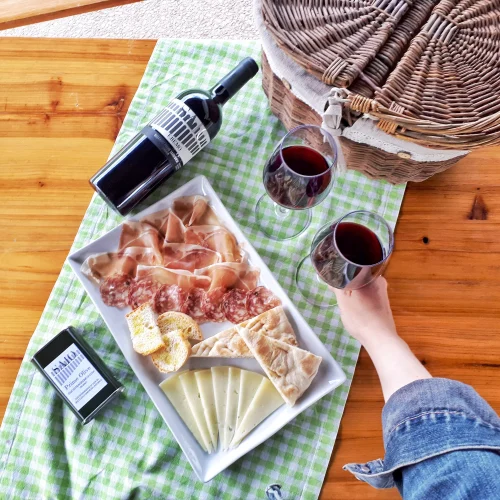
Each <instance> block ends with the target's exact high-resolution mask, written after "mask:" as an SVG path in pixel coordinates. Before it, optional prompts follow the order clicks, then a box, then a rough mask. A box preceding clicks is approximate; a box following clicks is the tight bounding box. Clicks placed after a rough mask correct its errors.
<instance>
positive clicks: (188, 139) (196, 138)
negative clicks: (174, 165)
mask: <svg viewBox="0 0 500 500" xmlns="http://www.w3.org/2000/svg"><path fill="white" fill-rule="evenodd" d="M149 126H150V127H152V128H153V129H155V130H156V131H157V132H159V133H160V134H161V135H162V136H163V137H164V138H165V139H166V140H167V141H168V142H169V144H171V146H172V147H173V148H174V150H175V151H176V152H177V154H178V155H179V157H180V159H181V161H182V164H183V165H185V164H186V163H187V162H188V161H189V160H190V159H191V158H192V157H193V156H195V155H196V154H198V153H199V152H200V151H201V150H202V149H203V148H204V147H205V146H206V145H207V144H208V143H209V142H210V136H209V135H208V132H207V129H206V128H205V126H204V125H203V123H201V121H200V119H199V118H198V117H197V116H196V115H195V114H194V112H193V110H192V109H191V108H190V107H189V106H186V104H184V103H183V102H182V101H180V100H179V99H174V100H173V101H172V102H171V103H170V104H169V105H168V106H167V107H166V108H165V109H164V110H163V111H162V112H161V113H160V114H159V115H158V116H157V117H156V118H155V119H154V120H153V121H152V122H151V123H150V124H149Z"/></svg>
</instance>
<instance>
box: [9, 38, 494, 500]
mask: <svg viewBox="0 0 500 500" xmlns="http://www.w3.org/2000/svg"><path fill="white" fill-rule="evenodd" d="M153 47H154V42H153V41H144V40H143V41H137V40H105V41H104V40H47V39H43V40H42V39H40V40H29V39H0V60H1V61H2V71H1V72H0V199H1V204H0V227H1V231H0V346H1V349H0V414H1V415H2V416H3V413H4V411H5V407H6V405H7V401H8V397H9V394H10V392H11V389H12V385H13V383H14V379H15V377H16V374H17V371H18V369H19V365H20V363H21V359H22V357H23V354H24V351H25V349H26V345H27V343H28V341H29V338H30V336H31V335H32V333H33V331H34V329H35V327H36V324H37V322H38V320H39V318H40V314H41V313H42V310H43V307H44V306H45V303H46V301H47V298H48V296H49V293H50V291H51V289H52V287H53V285H54V282H55V280H56V278H57V276H58V274H59V271H60V269H61V266H62V264H63V262H64V259H65V257H66V255H67V253H68V250H69V248H70V245H71V243H72V241H73V238H74V236H75V234H76V231H77V229H78V226H79V224H80V222H81V219H82V217H83V214H84V211H85V209H86V208H87V205H88V203H89V201H90V198H91V195H92V192H91V190H90V188H89V186H88V184H87V181H88V178H89V177H90V176H91V175H92V174H93V173H94V172H95V171H96V170H97V169H98V168H99V167H100V166H101V165H102V164H103V163H104V162H105V160H106V158H107V156H108V154H109V152H110V150H111V147H112V145H113V142H114V140H115V137H116V135H117V134H118V131H119V129H120V125H121V123H122V120H123V118H124V116H125V113H126V112H127V108H128V106H129V104H130V101H131V99H132V97H133V96H134V93H135V91H136V88H137V86H138V84H139V81H140V79H141V76H142V74H143V71H144V68H145V67H146V64H147V62H148V59H149V56H150V54H151V51H152V50H153ZM499 153H500V148H492V149H485V150H482V151H480V152H475V153H473V154H471V155H470V156H469V157H468V158H466V159H465V160H463V161H461V162H460V164H458V165H457V166H455V167H454V168H452V169H451V170H449V171H448V172H445V173H443V174H440V175H438V176H436V177H434V178H433V179H431V180H429V181H427V182H423V183H421V184H410V185H409V186H408V189H407V192H406V195H405V199H404V202H403V208H402V210H401V215H400V218H399V222H398V226H397V232H396V251H395V254H394V257H393V259H392V261H391V264H390V267H389V269H388V271H387V278H388V280H389V283H390V290H389V291H390V295H391V301H392V306H393V310H394V314H395V317H396V323H397V326H398V329H399V332H400V333H401V335H402V336H403V337H404V338H405V339H406V341H407V342H408V343H409V344H410V346H411V347H412V349H413V350H414V352H415V353H416V354H417V356H418V357H419V359H420V360H422V362H423V363H425V365H426V366H427V368H428V369H429V370H430V371H431V372H432V373H433V374H434V375H435V376H439V377H450V378H456V379H459V380H461V381H463V382H466V383H469V384H472V385H473V386H474V387H476V388H477V390H478V391H479V393H480V394H481V395H483V396H484V397H485V398H486V399H487V400H488V401H489V402H490V403H491V404H492V406H493V407H494V408H495V409H496V410H497V411H500V391H499V390H498V382H499V381H500V370H499V368H500V362H499V360H500V165H499V160H498V159H499ZM473 207H474V209H473ZM382 406H383V399H382V392H381V390H380V387H379V384H378V380H377V376H376V373H375V371H374V368H373V365H372V363H371V361H370V360H369V358H368V357H367V355H366V352H364V351H363V352H362V353H361V357H360V360H359V363H358V366H357V368H356V375H355V377H354V383H353V386H352V389H351V392H350V395H349V400H348V402H347V406H346V410H345V414H344V418H343V420H342V425H341V428H340V433H339V437H338V439H337V443H336V445H335V449H334V453H333V456H332V461H331V464H330V468H329V470H328V475H327V478H326V482H325V485H324V488H323V495H322V498H325V499H326V498H331V499H335V500H340V499H351V500H352V499H353V498H362V499H363V500H369V499H390V498H399V495H398V494H397V492H396V491H395V490H391V491H378V490H374V489H372V488H370V487H368V486H367V485H365V484H363V483H361V482H358V481H357V480H355V479H354V478H353V477H352V476H351V475H350V474H348V473H347V472H344V471H342V469H341V466H342V465H343V464H345V463H347V462H354V461H363V460H370V459H374V458H378V457H381V456H383V443H382V436H381V423H380V412H381V410H382Z"/></svg>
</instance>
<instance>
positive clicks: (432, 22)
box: [375, 0, 500, 135]
mask: <svg viewBox="0 0 500 500" xmlns="http://www.w3.org/2000/svg"><path fill="white" fill-rule="evenodd" d="M499 26H500V1H499V0H483V1H472V0H462V1H457V0H444V1H441V2H440V3H439V5H438V6H437V7H436V8H435V9H434V10H433V12H432V15H431V16H430V17H429V19H428V21H427V23H426V24H425V25H424V26H423V28H422V30H421V31H420V32H419V33H418V34H417V35H416V37H415V38H414V39H413V40H412V43H411V44H410V47H409V48H408V50H407V51H406V52H405V54H404V55H403V57H402V59H401V61H400V63H399V64H398V65H397V67H396V68H395V69H394V70H393V71H392V73H391V74H390V75H389V77H388V79H387V81H386V83H385V84H384V86H383V87H382V88H381V89H380V90H377V91H376V92H375V100H376V101H377V102H378V103H379V104H380V105H382V106H385V107H386V108H389V109H391V110H396V111H397V112H398V113H400V114H404V115H407V116H408V115H409V116H414V117H418V118H419V119H420V120H428V121H431V122H433V123H435V124H445V125H450V124H451V125H455V124H467V123H477V125H478V126H480V122H481V121H484V120H489V119H491V118H492V117H493V116H494V115H495V114H499V113H500V68H499V57H500V27H499ZM496 126H497V127H498V118H497V125H496ZM436 129H439V127H438V126H437V127H436ZM488 129H489V130H488ZM456 132H459V130H457V131H456ZM462 132H465V130H463V131H462ZM469 132H470V133H471V134H473V135H474V134H475V132H481V133H482V132H486V133H488V132H494V128H491V127H486V128H485V129H483V130H480V129H479V128H478V129H477V130H474V129H473V128H471V129H470V130H469Z"/></svg>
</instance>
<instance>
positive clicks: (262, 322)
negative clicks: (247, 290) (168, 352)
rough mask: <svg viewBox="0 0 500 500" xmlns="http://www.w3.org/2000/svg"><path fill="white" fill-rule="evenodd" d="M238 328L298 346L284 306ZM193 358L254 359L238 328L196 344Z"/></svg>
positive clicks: (241, 324) (245, 322) (229, 329)
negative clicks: (244, 328)
mask: <svg viewBox="0 0 500 500" xmlns="http://www.w3.org/2000/svg"><path fill="white" fill-rule="evenodd" d="M237 326H241V327H246V328H248V329H249V330H250V331H258V332H261V333H263V334H265V335H266V336H269V337H271V338H275V339H277V340H281V341H283V342H285V343H287V344H290V345H297V338H296V337H295V333H294V331H293V327H292V325H291V324H290V322H289V321H288V318H287V316H286V313H285V310H284V309H283V307H282V306H278V307H275V308H274V309H270V310H269V311H266V312H264V313H262V314H259V316H256V317H255V318H252V319H249V320H248V321H244V322H243V323H240V324H239V325H237ZM191 356H193V357H198V358H199V357H218V358H252V357H253V355H252V353H251V352H250V351H249V349H248V347H247V345H246V344H245V342H244V341H243V340H242V338H241V337H240V336H239V334H238V330H237V327H236V326H233V327H231V328H228V329H227V330H223V331H222V332H219V333H218V334H216V335H214V336H212V337H209V338H208V339H205V340H204V341H203V342H200V343H199V344H196V345H195V346H194V347H193V349H192V354H191Z"/></svg>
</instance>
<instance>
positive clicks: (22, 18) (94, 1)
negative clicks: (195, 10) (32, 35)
mask: <svg viewBox="0 0 500 500" xmlns="http://www.w3.org/2000/svg"><path fill="white" fill-rule="evenodd" d="M139 1H141V0H0V30H6V29H10V28H17V27H18V26H25V25H26V24H33V23H40V22H44V21H50V20H52V19H57V18H60V17H67V16H75V15H77V14H84V13H85V12H91V11H94V10H99V9H107V8H109V7H118V6H119V5H124V4H127V3H133V2H139Z"/></svg>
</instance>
